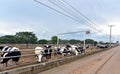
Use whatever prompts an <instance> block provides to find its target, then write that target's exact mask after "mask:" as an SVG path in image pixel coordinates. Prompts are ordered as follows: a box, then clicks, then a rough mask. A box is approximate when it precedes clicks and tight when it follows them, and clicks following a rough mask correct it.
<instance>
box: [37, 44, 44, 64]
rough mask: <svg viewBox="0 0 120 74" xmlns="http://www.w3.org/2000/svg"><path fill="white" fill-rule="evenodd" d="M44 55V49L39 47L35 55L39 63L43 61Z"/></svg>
mask: <svg viewBox="0 0 120 74" xmlns="http://www.w3.org/2000/svg"><path fill="white" fill-rule="evenodd" d="M43 53H44V49H43V48H42V47H39V46H38V47H36V48H35V54H36V55H37V57H38V62H41V61H42V57H43Z"/></svg>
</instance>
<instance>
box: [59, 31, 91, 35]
mask: <svg viewBox="0 0 120 74" xmlns="http://www.w3.org/2000/svg"><path fill="white" fill-rule="evenodd" d="M87 31H90V30H85V31H76V32H67V33H60V34H57V35H64V34H74V33H81V32H87Z"/></svg>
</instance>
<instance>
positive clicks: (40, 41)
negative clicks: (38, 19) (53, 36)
mask: <svg viewBox="0 0 120 74" xmlns="http://www.w3.org/2000/svg"><path fill="white" fill-rule="evenodd" d="M38 43H39V44H47V43H48V41H47V40H45V39H41V40H39V41H38Z"/></svg>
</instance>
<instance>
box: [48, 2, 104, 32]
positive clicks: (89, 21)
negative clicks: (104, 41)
mask: <svg viewBox="0 0 120 74" xmlns="http://www.w3.org/2000/svg"><path fill="white" fill-rule="evenodd" d="M49 1H50V2H51V3H53V4H54V5H56V6H58V7H59V8H61V9H63V10H64V11H66V12H67V13H68V14H70V13H69V12H73V11H71V10H70V11H67V9H65V7H66V6H65V5H64V3H66V4H67V5H68V6H69V7H71V8H72V9H74V10H75V11H76V12H77V13H79V14H80V15H82V18H83V17H84V20H85V21H86V20H87V22H88V23H90V25H88V26H90V27H91V25H92V24H93V25H92V28H94V29H96V30H97V31H99V32H101V30H99V29H98V25H96V24H95V23H94V22H92V21H91V20H90V19H89V18H87V17H86V16H85V15H83V14H82V13H81V12H79V11H78V10H77V9H75V8H74V7H73V6H71V5H70V4H69V3H67V2H66V1H64V0H62V1H63V2H64V3H62V2H61V1H59V0H57V1H56V0H53V1H54V2H53V1H51V0H49ZM55 1H56V3H59V2H60V3H62V5H60V3H59V4H55ZM58 1H59V2H58ZM63 5H64V6H63ZM61 6H63V8H62V7H61ZM73 13H74V14H75V12H73ZM73 13H72V15H73ZM73 16H74V15H73ZM76 16H79V15H76ZM79 17H81V16H79ZM79 17H78V19H80V18H79ZM80 20H81V19H80ZM85 21H84V22H85ZM96 26H97V27H96ZM99 28H100V27H99ZM102 30H103V29H102Z"/></svg>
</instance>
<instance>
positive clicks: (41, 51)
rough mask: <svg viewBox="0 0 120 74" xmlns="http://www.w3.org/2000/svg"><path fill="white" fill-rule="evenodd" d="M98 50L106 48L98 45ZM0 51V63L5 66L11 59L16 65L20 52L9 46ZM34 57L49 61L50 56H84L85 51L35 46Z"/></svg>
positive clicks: (71, 46) (73, 46)
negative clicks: (44, 58)
mask: <svg viewBox="0 0 120 74" xmlns="http://www.w3.org/2000/svg"><path fill="white" fill-rule="evenodd" d="M97 47H99V48H107V46H106V45H98V46H97ZM86 48H89V46H86ZM0 50H1V58H0V63H1V64H3V65H4V64H5V66H7V63H8V61H9V60H10V59H11V60H12V61H13V62H14V63H15V64H18V61H19V59H20V57H21V51H20V49H19V48H17V47H11V46H0ZM34 52H35V55H36V56H37V58H38V62H41V61H42V58H43V57H46V59H51V54H54V56H56V55H62V56H65V55H76V56H77V55H79V54H84V53H85V49H83V47H81V46H75V45H66V46H64V47H55V48H54V50H53V49H52V48H51V45H45V46H44V48H42V47H39V46H37V47H36V48H35V49H34Z"/></svg>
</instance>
